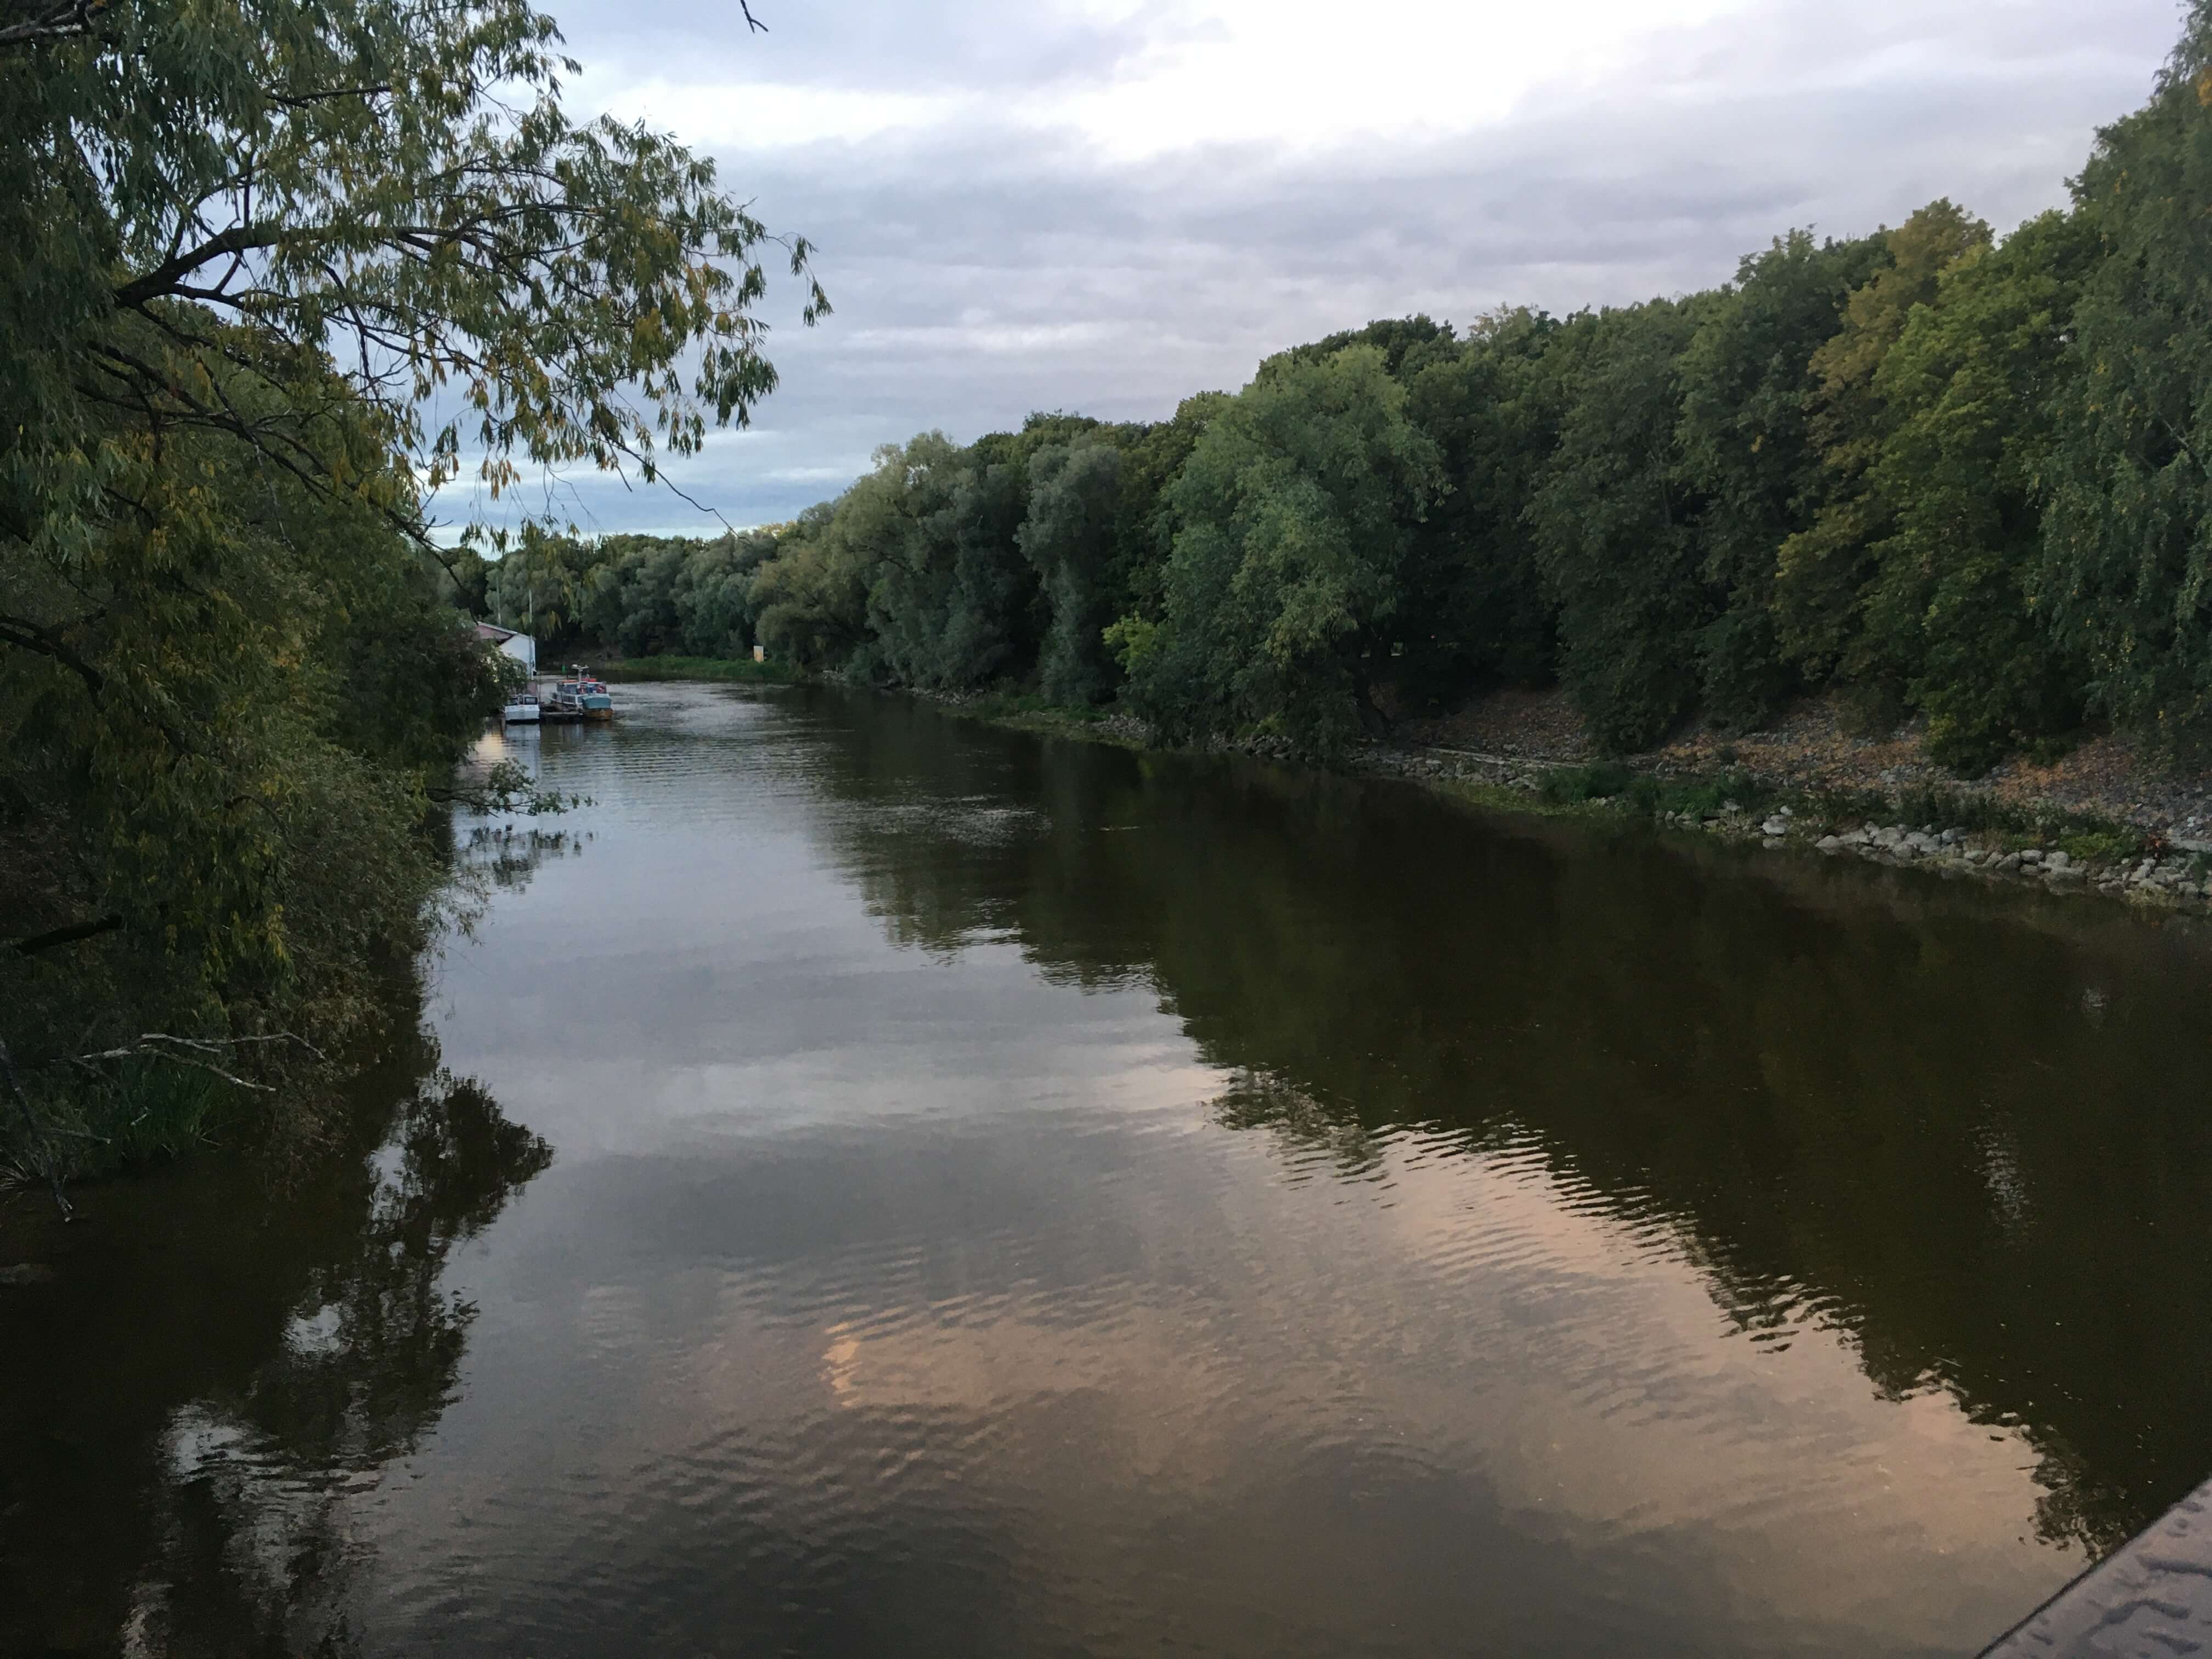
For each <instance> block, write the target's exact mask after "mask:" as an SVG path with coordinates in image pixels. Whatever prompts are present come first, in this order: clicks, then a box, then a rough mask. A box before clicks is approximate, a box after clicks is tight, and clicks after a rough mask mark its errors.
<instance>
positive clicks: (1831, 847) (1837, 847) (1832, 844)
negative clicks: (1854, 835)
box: [1813, 836, 1850, 853]
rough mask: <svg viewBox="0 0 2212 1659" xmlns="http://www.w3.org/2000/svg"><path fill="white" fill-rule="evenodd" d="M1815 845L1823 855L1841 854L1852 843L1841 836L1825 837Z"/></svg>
mask: <svg viewBox="0 0 2212 1659" xmlns="http://www.w3.org/2000/svg"><path fill="white" fill-rule="evenodd" d="M1813 845H1814V847H1816V848H1819V849H1820V851H1821V852H1823V853H1840V852H1842V851H1843V850H1844V848H1845V847H1847V846H1849V845H1850V843H1849V842H1846V841H1845V840H1844V838H1843V837H1842V836H1821V837H1820V840H1818V841H1816V842H1814V843H1813Z"/></svg>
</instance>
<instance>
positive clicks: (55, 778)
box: [0, 0, 820, 1104]
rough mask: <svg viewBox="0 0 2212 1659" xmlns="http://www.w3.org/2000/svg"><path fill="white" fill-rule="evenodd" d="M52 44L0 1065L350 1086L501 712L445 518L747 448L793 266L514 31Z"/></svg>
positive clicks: (10, 216) (0, 813) (22, 285)
mask: <svg viewBox="0 0 2212 1659" xmlns="http://www.w3.org/2000/svg"><path fill="white" fill-rule="evenodd" d="M57 15H58V14H57ZM42 17H45V14H43V13H38V12H26V13H22V14H20V15H11V21H10V22H9V25H8V26H6V27H4V28H0V335H4V337H6V338H7V340H8V342H9V349H8V351H7V352H6V353H5V354H0V720H4V722H5V732H4V737H5V743H4V744H0V842H4V844H5V846H6V848H7V849H8V850H9V853H10V854H13V855H14V856H11V857H10V858H9V859H8V860H6V868H5V870H4V872H0V900H4V907H3V908H4V913H5V914H6V915H8V916H9V924H8V925H9V928H10V930H11V932H13V931H14V930H15V929H17V928H20V929H21V932H20V933H17V934H16V938H15V945H14V948H13V949H11V950H9V951H8V952H7V961H8V963H9V972H10V973H11V974H13V975H17V976H18V978H17V979H15V980H11V981H10V982H9V987H8V991H7V993H6V994H4V995H0V1008H3V1009H4V1012H0V1040H4V1042H6V1043H7V1044H8V1046H9V1048H11V1049H20V1050H21V1051H23V1052H24V1053H25V1054H27V1055H28V1056H29V1058H30V1059H31V1060H33V1062H34V1065H33V1070H34V1073H36V1074H37V1075H38V1076H39V1077H50V1076H58V1075H60V1072H59V1071H58V1070H56V1069H54V1068H58V1067H64V1065H65V1062H67V1061H68V1060H69V1058H70V1047H71V1045H72V1044H79V1043H82V1044H90V1045H94V1046H98V1045H100V1044H102V1043H103V1042H106V1040H107V1037H108V1036H112V1035H113V1034H114V1033H118V1032H130V1031H143V1030H147V1029H149V1025H150V1024H151V1023H152V1022H153V1021H154V1020H155V1019H156V1018H159V1019H161V1020H169V1021H173V1022H177V1024H176V1025H175V1026H174V1027H172V1026H167V1025H165V1026H162V1027H161V1028H160V1029H162V1030H172V1029H175V1030H182V1031H184V1033H185V1035H187V1036H192V1037H194V1038H195V1040H202V1041H210V1042H217V1043H234V1042H237V1041H238V1040H240V1039H243V1038H248V1037H261V1036H270V1035H273V1034H274V1032H275V1030H276V1029H277V1028H280V1027H296V1028H297V1029H298V1030H300V1031H301V1032H302V1033H303V1034H306V1035H308V1036H313V1037H315V1038H317V1039H319V1040H320V1041H319V1042H318V1045H317V1046H319V1047H324V1048H328V1049H332V1050H334V1048H335V1047H336V1045H337V1043H338V1042H343V1041H349V1040H350V1039H351V1037H352V1036H353V1035H355V1034H356V1032H357V1030H358V1029H359V1027H360V1025H361V1023H362V1019H364V1018H366V1017H367V1011H366V1007H365V993H364V991H363V989H362V987H363V984H364V981H363V979H362V974H363V973H365V972H366V966H367V964H369V963H373V961H374V959H375V958H376V957H377V956H378V955H379V954H380V952H381V951H384V950H386V949H387V948H392V949H398V950H401V951H404V950H406V949H408V948H411V946H410V941H412V940H416V939H419V936H420V928H419V923H420V920H421V913H422V908H423V907H424V905H426V904H427V903H428V902H431V900H432V896H433V894H434V893H435V886H436V882H435V868H434V866H433V865H432V863H431V862H430V861H429V860H428V842H424V841H422V839H421V838H420V837H419V836H417V835H416V829H417V828H418V826H419V824H420V822H421V820H422V816H423V813H424V810H425V808H426V806H427V805H428V804H429V803H430V801H431V800H432V799H434V792H435V791H436V790H438V789H439V788H441V787H442V783H441V780H442V777H443V775H444V773H445V772H446V771H447V769H450V766H451V764H452V762H453V758H454V757H455V756H456V755H457V754H458V753H459V750H460V748H461V747H462V745H463V744H465V740H466V738H467V737H468V735H469V734H470V732H471V729H472V728H473V726H474V725H475V722H476V720H477V718H478V717H479V714H480V712H481V709H482V708H483V700H484V698H485V697H486V696H489V695H490V694H491V689H492V684H493V682H492V676H491V670H490V667H489V664H487V663H486V662H485V660H484V658H483V653H481V652H479V651H477V650H476V649H475V648H474V647H473V646H472V645H471V644H470V643H469V642H468V640H467V635H466V630H465V626H464V624H463V621H462V619H461V618H460V617H459V616H458V615H456V614H455V613H454V612H453V611H452V610H450V609H449V608H447V606H445V605H442V604H441V603H440V602H439V600H440V591H439V588H438V586H437V585H436V584H435V583H434V582H433V581H432V580H431V579H430V577H429V575H428V571H429V569H430V568H432V567H433V566H434V564H441V565H442V566H443V568H444V573H445V580H446V581H447V583H448V584H449V585H450V586H449V589H448V591H449V592H455V593H457V594H458V596H459V597H460V598H461V599H463V600H464V601H465V603H468V604H469V605H472V606H480V605H481V604H482V602H483V597H484V595H483V591H482V590H483V585H484V584H485V582H486V581H487V580H488V577H489V569H488V568H487V567H485V566H484V565H483V563H482V562H480V561H477V560H475V559H473V558H472V557H470V556H456V555H455V554H454V553H453V551H452V550H449V549H448V548H447V547H446V546H445V545H444V544H442V542H441V540H440V539H438V538H434V537H433V536H432V535H431V534H430V533H429V527H428V513H427V510H426V502H425V496H424V491H425V489H436V488H437V487H438V486H440V485H441V484H444V483H448V482H451V481H453V480H455V479H457V478H459V477H461V476H462V475H463V474H464V472H466V471H473V473H474V475H475V477H476V479H477V483H478V485H479V486H480V487H481V489H483V492H484V493H485V494H487V495H494V496H495V495H499V494H501V492H502V491H504V490H505V489H507V488H508V487H510V486H511V485H513V483H516V482H517V481H518V479H519V478H520V476H521V474H522V471H523V469H525V468H526V467H528V466H531V465H551V464H557V463H564V462H573V461H578V460H584V461H589V462H591V463H592V464H594V465H601V466H607V467H615V468H622V469H625V470H629V471H634V472H635V474H637V475H638V476H640V477H645V478H648V479H649V478H651V477H654V476H655V475H656V472H657V469H658V466H659V459H660V458H661V457H662V456H664V455H665V454H668V453H689V452H690V450H692V449H694V448H696V446H697V444H698V443H699V441H700V440H701V438H702V435H703V433H704V430H705V428H706V425H707V423H708V421H710V420H712V421H718V422H726V421H739V422H742V421H743V420H744V418H745V416H746V414H747V412H748V410H750V407H751V406H752V404H754V402H755V401H757V399H758V398H760V397H761V396H763V395H764V394H765V393H766V392H768V391H769V389H770V388H771V387H772V386H774V384H775V375H774V371H773V369H772V368H770V367H769V363H768V362H767V360H766V358H765V357H764V356H763V353H762V337H761V330H760V325H758V323H757V321H756V320H755V319H753V318H752V317H751V315H750V308H751V307H752V304H753V302H754V301H756V300H757V298H758V297H759V295H761V293H762V292H763V287H764V283H765V280H766V279H765V275H764V271H763V267H762V265H761V264H759V263H758V261H757V257H756V256H757V255H758V254H760V253H761V252H763V249H764V247H765V246H766V245H767V244H768V241H769V239H768V236H767V233H766V231H765V229H764V228H763V227H762V226H761V225H760V224H759V223H758V222H757V221H755V220H754V219H752V218H751V217H750V216H749V215H748V214H746V213H745V212H744V210H742V209H741V208H739V207H738V205H737V204H735V203H733V202H732V201H731V200H730V199H729V198H728V197H726V195H724V194H723V193H721V191H720V190H719V189H718V188H717V186H716V184H715V179H714V170H713V168H712V167H711V165H710V164H708V163H707V162H704V161H699V160H697V159H696V158H694V157H692V156H691V155H689V154H688V153H687V152H685V151H684V149H681V148H680V147H678V146H677V145H675V144H673V143H670V142H669V141H667V140H666V139H665V138H663V137H659V136H657V135H655V134H653V133H651V132H649V131H646V130H644V129H643V128H639V127H627V126H623V125H620V124H618V123H616V122H613V121H611V120H605V119H602V120H599V121H594V122H591V123H584V124H580V123H578V122H575V121H574V120H572V119H571V118H569V116H568V114H567V113H566V112H565V111H564V110H563V108H562V103H561V99H560V76H562V74H564V73H568V72H571V71H573V70H574V65H573V64H570V63H568V60H567V59H565V58H562V56H560V54H559V38H558V35H557V33H556V31H555V29H554V27H553V24H552V23H551V21H550V20H549V19H547V18H544V17H543V16H541V15H538V13H536V12H535V11H533V10H532V9H530V7H529V6H528V5H527V4H526V3H522V0H459V3H457V4H454V5H450V6H442V7H435V8H422V7H414V6H404V5H399V4H397V3H394V0H337V3H335V4H330V5H325V4H315V5H307V4H303V3H301V0H215V3H213V4H212V5H208V6H196V7H193V8H191V9H188V10H185V11H179V10H176V9H165V8H162V7H159V6H155V5H152V4H149V3H143V0H111V3H108V4H105V5H101V6H97V7H87V8H84V9H82V10H81V11H79V12H77V13H75V14H73V15H71V16H70V17H69V18H68V19H65V20H64V22H65V24H66V27H46V26H45V24H43V23H40V19H41V18H42ZM47 21H52V20H51V19H49V20H47ZM19 23H20V24H21V25H23V26H22V27H18V24H19ZM33 24H36V25H38V27H30V25H33ZM785 252H787V254H788V258H789V262H790V264H791V266H792V268H793V271H794V273H795V274H799V275H801V276H803V274H804V270H805V253H806V250H805V246H804V244H803V243H792V244H789V245H787V247H786V249H785ZM809 291H810V294H811V295H812V297H811V301H810V305H809V308H808V309H809V315H810V317H811V316H812V315H815V314H818V313H819V310H820V301H819V295H818V294H817V293H814V292H813V291H812V290H811V289H810V290H809ZM342 674H343V675H346V676H349V677H357V684H358V687H359V693H360V694H359V695H356V679H354V678H349V679H347V680H346V681H344V682H343V684H342V682H341V678H340V677H341V675H342ZM401 688H407V689H406V690H404V692H403V690H401ZM301 1046H303V1047H304V1046H305V1045H304V1044H303V1045H301ZM203 1052H204V1051H203ZM226 1052H228V1050H226ZM238 1052H240V1053H241V1054H246V1053H252V1054H270V1055H275V1054H279V1053H289V1052H293V1050H292V1048H291V1046H290V1045H277V1044H270V1045H269V1046H268V1047H266V1048H255V1049H251V1050H246V1049H240V1050H239V1051H238ZM234 1063H235V1064H239V1065H243V1063H244V1062H242V1061H239V1062H234ZM40 1067H44V1068H46V1069H45V1070H40ZM248 1069H250V1068H248ZM247 1080H248V1081H250V1080H251V1079H247ZM19 1104H20V1101H19Z"/></svg>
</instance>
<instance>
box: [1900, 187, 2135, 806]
mask: <svg viewBox="0 0 2212 1659" xmlns="http://www.w3.org/2000/svg"><path fill="white" fill-rule="evenodd" d="M2085 230H2086V227H2085V226H2084V224H2083V222H2082V221H2081V220H2080V219H2079V218H2075V217H2071V216H2066V215H2063V214H2057V213H2051V214H2045V215H2044V216H2042V217H2041V218H2039V219H2033V220H2030V221H2029V222H2027V224H2025V225H2022V226H2021V228H2019V229H2018V230H2017V231H2015V233H2014V234H2012V235H2011V236H2009V237H2008V238H2006V240H2005V242H2004V245H2003V246H2002V247H2000V248H1997V249H1996V250H1995V251H1994V252H1990V251H1986V250H1984V249H1979V248H1975V249H1970V250H1968V251H1967V252H1966V253H1965V254H1964V255H1962V256H1961V257H1960V258H1958V259H1957V260H1955V261H1954V262H1953V263H1952V264H1950V265H1949V266H1948V268H1947V269H1946V270H1944V272H1943V274H1942V277H1941V279H1940V281H1939V282H1938V284H1937V289H1936V296H1935V299H1934V301H1933V302H1932V303H1930V304H1926V305H1921V306H1917V307H1914V308H1913V310H1912V312H1911V315H1910V316H1909V317H1908V318H1907V319H1906V321H1905V327H1904V331H1903V332H1902V333H1901V334H1900V335H1899V338H1898V340H1897V343H1895V344H1894V345H1893V346H1892V347H1891V348H1890V349H1889V350H1888V352H1887V354H1886V355H1885V356H1884V357H1883V359H1882V362H1881V368H1880V369H1879V370H1877V371H1876V374H1875V392H1876V394H1877V395H1878V396H1879V397H1880V398H1881V400H1882V404H1883V405H1884V407H1885V408H1886V409H1887V410H1888V411H1889V420H1890V422H1891V426H1892V429H1891V431H1890V433H1889V435H1888V436H1887V438H1886V439H1884V441H1883V442H1882V446H1881V450H1880V452H1879V453H1878V454H1877V455H1876V456H1875V459H1874V461H1873V463H1872V465H1869V467H1868V469H1867V471H1866V473H1865V474H1864V481H1865V494H1866V496H1867V498H1868V499H1869V500H1872V501H1878V502H1880V503H1881V504H1882V505H1881V511H1882V514H1883V516H1884V518H1885V519H1886V520H1887V521H1888V522H1889V523H1890V524H1891V525H1892V526H1893V530H1892V533H1891V534H1890V535H1889V536H1887V538H1884V539H1883V540H1882V541H1881V542H1879V543H1877V544H1875V547H1874V548H1873V550H1871V556H1870V557H1871V563H1872V566H1873V574H1872V576H1871V577H1870V579H1869V581H1868V583H1867V586H1866V588H1865V590H1864V594H1863V617H1864V621H1863V628H1864V630H1865V631H1864V636H1863V644H1862V647H1861V654H1862V655H1863V656H1864V657H1865V658H1867V659H1870V660H1873V661H1875V662H1878V663H1879V664H1881V672H1882V674H1883V675H1884V676H1885V678H1887V679H1889V680H1890V681H1892V682H1893V683H1894V684H1899V685H1901V686H1902V687H1903V688H1904V695H1905V699H1906V701H1907V702H1910V703H1911V705H1912V706H1913V707H1915V708H1919V709H1921V710H1923V711H1924V712H1925V713H1926V714H1928V715H1929V729H1928V744H1929V752H1930V753H1931V754H1933V755H1934V756H1935V757H1936V758H1937V759H1938V760H1940V761H1942V762H1944V763H1946V764H1948V765H1952V766H1954V767H1958V768H1960V769H1965V770H1967V771H1981V770H1984V769H1986V768H1988V767H1989V766H1990V765H1991V764H1992V763H1995V762H1996V761H1997V760H1999V759H2001V758H2002V757H2003V756H2005V755H2006V754H2008V753H2011V752H2013V751H2015V750H2019V749H2021V748H2022V747H2024V746H2027V745H2028V744H2033V743H2034V742H2036V741H2037V740H2038V739H2039V738H2046V737H2048V736H2050V735H2051V734H2053V733H2055V732H2061V731H2063V730H2065V729H2067V728H2069V727H2070V726H2073V725H2075V723H2077V721H2078V720H2079V719H2080V716H2081V696H2080V691H2079V687H2080V685H2081V671H2080V664H2079V663H2078V662H2077V661H2075V660H2074V659H2072V658H2071V657H2070V655H2069V653H2066V652H2065V651H2063V650H2062V649H2060V648H2059V647H2057V646H2056V645H2055V644H2054V643H2053V641H2051V639H2050V638H2049V636H2048V635H2047V634H2046V632H2045V629H2043V628H2042V626H2041V625H2040V617H2039V611H2038V607H2037V606H2036V605H2035V603H2034V600H2033V594H2032V592H2031V585H2032V584H2033V581H2034V579H2035V574H2036V572H2035V562H2036V554H2037V550H2038V548H2039V544H2040V542H2041V526H2042V517H2043V510H2044V501H2045V485H2044V480H2045V475H2046V473H2047V471H2048V469H2049V466H2050V460H2051V449H2052V446H2053V443H2054V441H2055V439H2056V429H2055V427H2054V424H2053V408H2054V403H2055V401H2056V394H2057V392H2058V391H2059V390H2060V388H2061V387H2062V386H2063V384H2064V383H2065V381H2066V380H2067V379H2068V377H2069V374H2070V373H2071V368H2072V366H2071V364H2070V362H2069V357H2068V353H2067V345H2066V343H2067V337H2068V335H2069V332H2070V331H2071V327H2072V322H2073V314H2074V311H2075V302H2076V299H2077V297H2078V295H2080V292H2081V285H2082V283H2083V281H2084V279H2085V278H2086V277H2087V274H2088V272H2089V270H2090V269H2091V268H2092V266H2093V264H2094V262H2095V260H2096V258H2097V249H2096V246H2095V243H2094V240H2093V238H2092V237H2091V236H2090V235H2088V234H2085Z"/></svg>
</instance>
